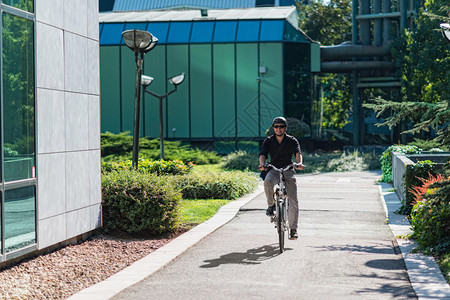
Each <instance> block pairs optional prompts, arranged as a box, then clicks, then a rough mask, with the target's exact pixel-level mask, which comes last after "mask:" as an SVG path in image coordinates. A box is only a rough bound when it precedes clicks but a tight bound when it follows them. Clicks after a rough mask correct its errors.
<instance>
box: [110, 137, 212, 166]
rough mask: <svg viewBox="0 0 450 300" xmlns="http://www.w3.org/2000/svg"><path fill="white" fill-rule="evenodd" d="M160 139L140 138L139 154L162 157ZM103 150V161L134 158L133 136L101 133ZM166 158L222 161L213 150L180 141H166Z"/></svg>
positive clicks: (206, 161)
mask: <svg viewBox="0 0 450 300" xmlns="http://www.w3.org/2000/svg"><path fill="white" fill-rule="evenodd" d="M159 147H160V143H159V139H153V140H149V139H147V138H140V139H139V149H140V150H139V156H140V157H143V158H146V159H150V160H158V159H159V158H160V148H159ZM101 149H102V150H101V151H102V160H103V161H122V160H131V159H132V150H133V137H132V136H131V135H129V133H128V132H122V133H119V134H113V133H110V132H107V133H102V134H101ZM164 158H165V159H166V160H181V161H183V162H184V163H185V164H187V163H188V162H193V163H195V164H213V163H218V162H220V159H221V157H220V156H219V155H218V154H217V153H216V152H212V151H202V150H199V149H193V148H191V147H190V146H189V145H185V144H183V143H182V142H180V141H164Z"/></svg>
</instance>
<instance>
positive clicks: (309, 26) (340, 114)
mask: <svg viewBox="0 0 450 300" xmlns="http://www.w3.org/2000/svg"><path fill="white" fill-rule="evenodd" d="M297 8H298V12H299V19H300V20H299V26H300V28H301V29H302V30H304V31H305V33H306V34H307V35H308V36H309V37H310V38H312V39H313V40H316V41H319V42H320V43H321V44H322V45H337V44H340V43H343V42H345V41H349V40H351V38H352V6H351V1H350V0H330V1H329V2H328V3H327V4H326V3H325V2H324V1H323V0H317V1H313V2H310V4H308V5H305V4H301V3H298V4H297ZM318 80H319V83H320V84H321V85H322V86H323V88H324V97H323V123H322V126H323V127H324V128H343V127H344V126H345V125H346V124H347V123H348V119H349V113H350V108H351V103H352V91H351V84H350V82H351V78H350V75H349V74H324V75H322V76H320V77H319V78H318Z"/></svg>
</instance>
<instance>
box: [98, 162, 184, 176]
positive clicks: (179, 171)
mask: <svg viewBox="0 0 450 300" xmlns="http://www.w3.org/2000/svg"><path fill="white" fill-rule="evenodd" d="M192 167H193V165H192V164H191V163H188V164H187V165H185V164H184V163H183V162H182V161H181V160H171V161H166V160H154V161H151V160H148V159H143V158H140V159H139V160H138V170H139V171H140V172H143V173H156V174H158V175H183V174H188V173H189V172H191V170H192ZM131 169H132V161H131V160H126V161H121V162H102V173H105V172H111V171H118V170H131Z"/></svg>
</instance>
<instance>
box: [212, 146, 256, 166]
mask: <svg viewBox="0 0 450 300" xmlns="http://www.w3.org/2000/svg"><path fill="white" fill-rule="evenodd" d="M221 164H222V167H223V168H225V169H229V170H241V171H247V170H250V171H258V166H259V160H258V154H256V153H249V152H247V151H242V150H239V151H236V152H233V153H230V154H228V155H227V156H225V157H223V158H222V163H221Z"/></svg>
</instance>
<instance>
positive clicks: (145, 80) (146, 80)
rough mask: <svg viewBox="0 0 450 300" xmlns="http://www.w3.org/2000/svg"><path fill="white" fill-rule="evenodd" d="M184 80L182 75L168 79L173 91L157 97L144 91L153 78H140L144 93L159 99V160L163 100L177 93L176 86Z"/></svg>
mask: <svg viewBox="0 0 450 300" xmlns="http://www.w3.org/2000/svg"><path fill="white" fill-rule="evenodd" d="M183 80H184V73H182V74H180V75H176V76H174V77H172V78H169V82H170V83H171V84H173V86H174V89H173V90H171V91H170V92H168V93H165V94H164V95H158V94H156V93H154V92H152V91H148V90H147V89H146V87H147V86H149V85H150V84H151V83H152V81H153V77H150V76H145V75H143V76H142V81H141V84H142V85H143V86H144V91H145V92H147V93H149V94H150V95H152V96H154V97H156V98H158V99H159V142H160V146H159V147H160V148H159V151H160V155H159V156H160V159H164V118H163V100H164V98H166V97H167V96H169V95H170V94H172V93H175V92H176V91H177V87H178V85H180V84H181V83H182V82H183Z"/></svg>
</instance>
